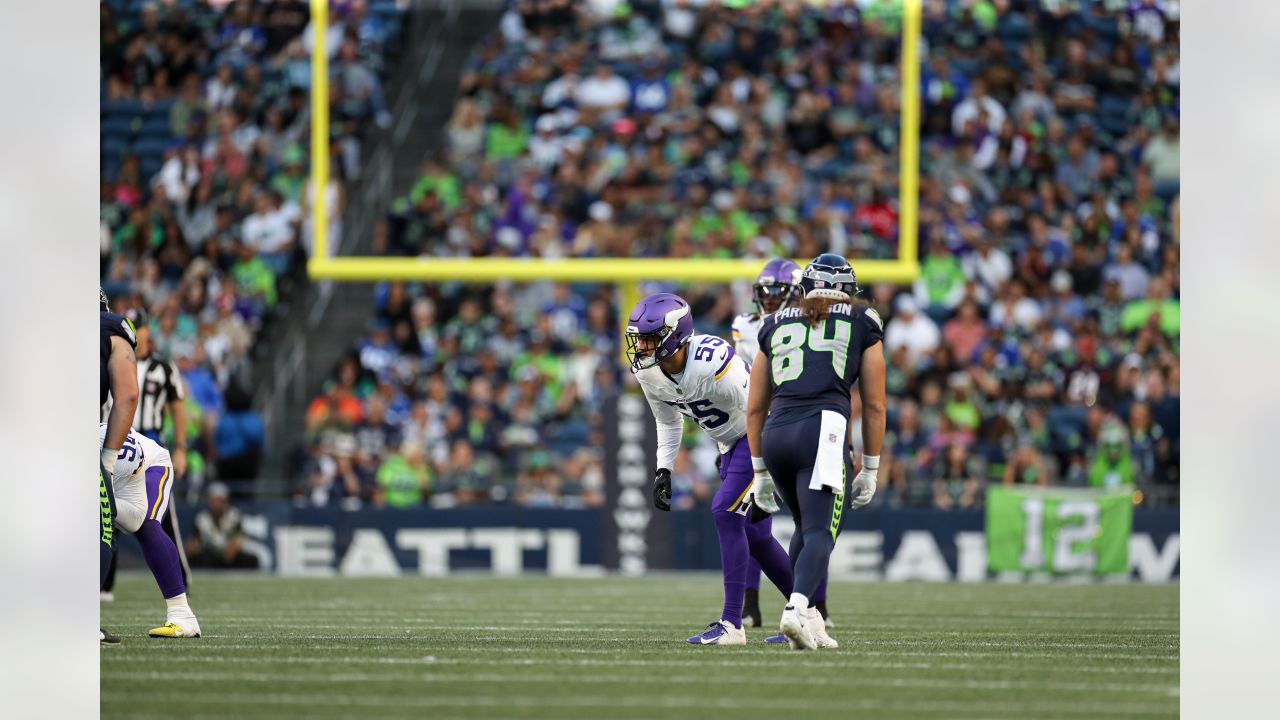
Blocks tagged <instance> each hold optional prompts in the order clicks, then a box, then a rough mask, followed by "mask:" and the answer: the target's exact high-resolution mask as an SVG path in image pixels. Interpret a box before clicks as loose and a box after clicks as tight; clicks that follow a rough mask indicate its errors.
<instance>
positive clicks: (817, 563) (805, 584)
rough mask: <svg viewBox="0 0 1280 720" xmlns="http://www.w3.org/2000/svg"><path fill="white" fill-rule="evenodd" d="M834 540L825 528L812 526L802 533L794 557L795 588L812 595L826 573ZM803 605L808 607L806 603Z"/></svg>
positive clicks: (806, 594) (799, 591)
mask: <svg viewBox="0 0 1280 720" xmlns="http://www.w3.org/2000/svg"><path fill="white" fill-rule="evenodd" d="M834 546H835V542H834V541H833V540H832V539H831V533H830V532H829V531H828V530H827V529H826V528H813V529H810V530H807V531H806V532H805V534H804V544H803V546H802V547H801V548H800V552H799V554H798V556H797V557H796V567H795V589H796V592H797V593H804V595H805V597H812V596H813V595H814V593H815V591H816V590H817V589H818V585H819V584H820V583H821V582H822V578H823V577H824V576H825V575H826V574H827V563H828V561H830V560H831V549H832V548H833V547H834ZM805 607H808V606H807V605H806V606H805Z"/></svg>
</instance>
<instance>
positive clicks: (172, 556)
mask: <svg viewBox="0 0 1280 720" xmlns="http://www.w3.org/2000/svg"><path fill="white" fill-rule="evenodd" d="M135 536H136V537H137V538H138V544H139V545H141V546H142V557H143V558H144V559H145V560H146V561H147V567H149V568H151V575H152V576H153V577H155V579H156V584H157V585H159V586H160V594H161V595H163V596H164V597H166V598H171V597H175V596H177V595H183V594H184V593H186V592H187V585H186V583H184V582H183V581H182V561H181V560H179V559H178V547H177V546H176V545H174V544H173V541H172V540H170V539H169V536H168V535H165V534H164V530H162V529H161V528H160V523H158V522H156V521H155V520H146V521H144V522H143V523H142V527H140V528H138V532H137V533H135ZM183 602H184V603H185V602H186V600H185V599H184V600H183Z"/></svg>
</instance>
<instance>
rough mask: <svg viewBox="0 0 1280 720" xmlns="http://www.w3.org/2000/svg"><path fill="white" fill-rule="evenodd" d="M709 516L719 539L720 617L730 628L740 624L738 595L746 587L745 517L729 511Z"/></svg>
mask: <svg viewBox="0 0 1280 720" xmlns="http://www.w3.org/2000/svg"><path fill="white" fill-rule="evenodd" d="M712 515H714V516H715V522H716V535H717V536H718V537H719V538H720V567H721V569H722V570H723V571H724V612H723V613H722V614H721V615H720V618H721V619H722V620H724V621H726V622H728V623H729V624H731V625H733V626H734V627H742V598H743V594H744V591H745V590H746V587H747V581H746V574H747V557H748V549H747V533H746V530H745V528H744V525H745V520H746V518H744V517H743V516H741V515H739V514H737V513H732V512H717V513H712Z"/></svg>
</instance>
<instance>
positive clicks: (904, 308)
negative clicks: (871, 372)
mask: <svg viewBox="0 0 1280 720" xmlns="http://www.w3.org/2000/svg"><path fill="white" fill-rule="evenodd" d="M894 311H895V312H894V315H893V317H892V318H891V319H890V320H889V324H888V326H887V327H886V328H885V332H884V345H885V349H887V350H888V351H889V352H891V353H892V352H893V351H894V350H896V349H898V348H900V347H901V348H906V351H907V356H906V360H907V363H909V364H910V365H916V364H918V363H919V362H920V360H921V359H923V358H924V357H925V356H927V355H928V354H929V353H931V352H933V349H934V348H936V347H938V341H939V340H940V339H941V336H940V333H939V332H938V326H937V325H936V324H935V323H934V322H933V320H931V319H929V317H928V316H927V315H925V314H923V313H921V312H919V308H918V307H917V305H916V301H915V298H913V297H912V296H910V295H905V294H904V295H899V296H898V299H897V300H896V301H894Z"/></svg>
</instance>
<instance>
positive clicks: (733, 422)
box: [636, 335, 751, 469]
mask: <svg viewBox="0 0 1280 720" xmlns="http://www.w3.org/2000/svg"><path fill="white" fill-rule="evenodd" d="M636 379H637V380H639V381H640V388H641V389H642V390H644V396H645V398H646V399H647V400H648V401H649V407H650V408H651V409H652V410H653V417H654V419H655V420H656V421H657V423H658V467H660V468H668V469H670V468H673V467H675V461H676V452H678V451H679V449H680V437H681V434H682V432H683V430H684V416H686V415H687V416H689V417H691V418H693V419H694V421H695V422H697V423H698V426H699V427H701V428H702V429H703V430H705V431H706V432H707V434H708V435H710V436H711V439H712V440H715V441H716V443H718V444H719V446H720V452H721V453H725V452H728V451H729V449H730V448H732V447H733V445H734V443H736V442H738V441H739V440H741V439H742V437H743V436H744V435H746V434H747V389H748V387H749V386H750V385H751V375H750V373H749V372H748V370H747V363H746V362H745V361H743V359H742V358H741V357H739V356H738V354H737V353H736V351H735V350H734V349H733V347H732V346H730V345H729V343H728V342H725V341H724V340H722V339H721V338H718V337H716V336H715V335H694V336H693V337H692V338H690V340H689V354H688V359H687V360H686V361H685V366H684V372H683V373H680V376H679V377H678V378H677V377H674V376H671V375H668V374H667V373H666V372H664V371H663V370H662V368H660V367H658V366H657V365H655V366H653V367H648V368H645V369H643V370H641V371H639V372H637V373H636Z"/></svg>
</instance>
